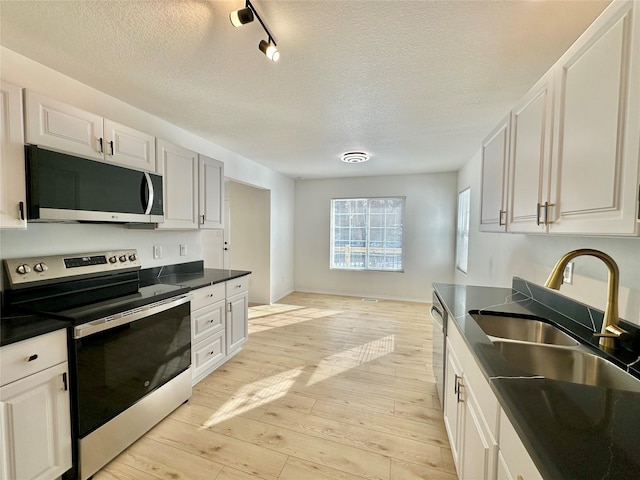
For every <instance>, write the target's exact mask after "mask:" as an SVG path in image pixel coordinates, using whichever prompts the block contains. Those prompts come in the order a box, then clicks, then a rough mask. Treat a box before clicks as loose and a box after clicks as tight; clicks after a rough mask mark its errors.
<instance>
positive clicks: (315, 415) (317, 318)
mask: <svg viewBox="0 0 640 480" xmlns="http://www.w3.org/2000/svg"><path fill="white" fill-rule="evenodd" d="M428 307H429V305H428V304H426V303H415V302H399V301H390V300H384V299H378V301H377V302H369V301H367V302H365V301H362V299H361V298H357V297H346V296H335V295H319V294H311V293H298V292H297V293H293V294H291V295H289V296H287V297H285V298H284V299H282V300H281V301H280V302H278V304H274V305H258V306H253V307H251V308H250V313H249V316H250V322H249V332H250V334H249V341H248V342H246V343H245V344H244V345H243V348H242V351H241V352H240V353H239V354H238V355H236V356H234V357H233V358H232V359H231V360H230V361H228V362H227V363H226V364H225V365H223V366H222V367H221V368H219V369H218V370H216V371H215V372H213V373H212V374H211V375H209V376H208V377H206V378H205V379H203V380H202V381H201V382H200V383H198V384H197V385H195V386H194V388H193V395H192V397H191V399H190V400H189V402H188V403H187V404H185V405H183V406H181V407H180V408H178V409H177V410H176V411H175V412H174V413H172V414H171V415H170V416H169V417H167V418H166V419H165V420H163V421H162V422H161V423H160V424H158V425H157V426H156V427H155V428H153V429H152V430H151V431H150V432H148V433H147V434H146V435H145V436H144V437H143V438H142V439H140V440H139V441H138V442H136V443H135V444H134V445H132V446H131V447H130V448H129V449H128V450H126V451H125V452H123V453H122V454H121V455H120V456H119V457H117V458H116V459H114V460H113V461H112V462H111V463H109V464H108V465H107V466H105V468H103V469H102V470H101V471H100V472H98V473H97V474H96V475H95V477H94V478H95V479H96V480H115V479H119V480H133V479H135V480H139V479H143V480H144V479H149V480H155V479H163V480H169V479H171V480H180V479H185V480H186V479H189V480H191V479H193V480H205V479H208V480H362V479H372V480H414V479H428V480H431V479H434V480H452V479H454V478H456V475H455V467H454V465H453V458H452V457H451V450H450V448H449V444H448V439H447V436H446V432H445V430H444V424H443V421H442V411H441V409H440V403H439V399H438V396H437V393H436V389H435V383H434V382H435V380H434V377H433V372H432V360H431V348H432V327H431V322H430V320H429V318H428Z"/></svg>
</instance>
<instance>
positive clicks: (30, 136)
mask: <svg viewBox="0 0 640 480" xmlns="http://www.w3.org/2000/svg"><path fill="white" fill-rule="evenodd" d="M25 136H26V138H25V141H26V142H27V143H30V144H33V145H38V146H41V147H44V148H50V149H51V150H58V151H60V152H65V153H70V154H75V155H79V156H81V157H85V158H91V159H94V160H103V159H104V154H103V151H104V142H103V134H102V117H100V116H98V115H94V114H93V113H89V112H85V111H84V110H81V109H79V108H76V107H72V106H71V105H67V104H65V103H62V102H58V101H55V100H51V99H49V98H47V97H45V96H44V95H40V94H39V93H36V92H33V91H29V90H26V91H25Z"/></svg>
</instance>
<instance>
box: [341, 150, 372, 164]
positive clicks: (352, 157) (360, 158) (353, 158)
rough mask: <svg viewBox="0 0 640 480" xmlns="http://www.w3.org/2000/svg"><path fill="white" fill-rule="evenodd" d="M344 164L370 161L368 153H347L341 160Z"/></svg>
mask: <svg viewBox="0 0 640 480" xmlns="http://www.w3.org/2000/svg"><path fill="white" fill-rule="evenodd" d="M340 160H342V161H343V162H344V163H363V162H366V161H367V160H369V154H368V153H367V152H345V153H343V154H342V157H341V158H340Z"/></svg>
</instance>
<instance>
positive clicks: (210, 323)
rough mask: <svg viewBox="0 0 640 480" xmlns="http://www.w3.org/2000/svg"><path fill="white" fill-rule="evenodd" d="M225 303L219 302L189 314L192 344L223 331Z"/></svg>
mask: <svg viewBox="0 0 640 480" xmlns="http://www.w3.org/2000/svg"><path fill="white" fill-rule="evenodd" d="M224 307H225V302H224V300H221V301H219V302H216V303H214V304H213V305H209V306H206V307H202V308H199V309H198V310H196V311H194V312H192V313H191V322H192V326H193V328H192V333H193V338H192V340H193V343H197V342H199V341H200V340H203V339H204V338H205V337H208V336H209V335H212V334H214V333H216V332H218V331H220V330H222V329H224V325H225V323H224V321H225V312H224Z"/></svg>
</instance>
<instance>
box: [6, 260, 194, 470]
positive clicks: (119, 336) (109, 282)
mask: <svg viewBox="0 0 640 480" xmlns="http://www.w3.org/2000/svg"><path fill="white" fill-rule="evenodd" d="M4 265H5V272H6V279H7V281H8V286H7V285H5V286H6V287H8V288H6V289H5V293H4V296H5V304H6V305H8V306H9V307H10V308H12V309H14V310H18V311H24V312H29V313H38V314H41V315H47V316H51V317H53V318H59V319H63V320H67V321H71V322H72V324H73V326H72V328H70V330H69V339H68V347H69V369H70V372H69V373H70V390H71V404H72V412H71V414H72V432H73V437H74V438H73V440H74V442H73V443H74V450H73V457H74V462H73V465H74V467H73V469H72V470H71V471H70V472H69V473H68V474H66V475H65V478H80V479H81V480H84V479H87V478H90V477H91V476H92V475H93V474H94V473H96V472H97V471H98V470H99V469H100V468H102V467H103V466H104V465H105V464H106V463H108V462H109V461H110V460H111V459H112V458H114V457H115V456H117V455H118V454H119V453H120V452H122V451H123V450H124V449H125V448H126V447H128V446H129V445H130V444H131V443H133V442H134V441H135V440H137V439H138V438H139V437H141V436H142V435H143V434H144V433H145V432H146V431H148V430H149V429H150V428H151V427H153V426H154V425H155V424H157V423H158V422H159V421H160V420H161V419H163V418H164V417H165V416H166V415H168V414H169V413H171V412H172V411H173V410H174V409H175V408H176V407H178V406H179V405H181V404H182V403H184V402H185V401H186V400H187V399H188V398H189V397H190V396H191V371H190V365H191V330H190V329H191V326H190V303H189V302H190V295H189V289H188V288H184V287H179V286H175V285H163V284H155V285H150V286H142V287H141V286H140V282H139V275H138V271H139V270H140V268H141V266H140V260H139V259H138V254H137V252H136V250H134V249H128V250H118V251H110V252H97V253H83V254H72V255H56V256H47V257H37V258H14V259H6V260H4Z"/></svg>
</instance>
